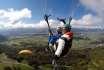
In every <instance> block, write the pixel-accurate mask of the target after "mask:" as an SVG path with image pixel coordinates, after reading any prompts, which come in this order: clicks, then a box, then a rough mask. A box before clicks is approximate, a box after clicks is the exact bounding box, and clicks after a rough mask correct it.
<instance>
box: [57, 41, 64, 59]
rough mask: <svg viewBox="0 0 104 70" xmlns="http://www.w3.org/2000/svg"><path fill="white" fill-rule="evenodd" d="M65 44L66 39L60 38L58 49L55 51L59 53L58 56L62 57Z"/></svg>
mask: <svg viewBox="0 0 104 70" xmlns="http://www.w3.org/2000/svg"><path fill="white" fill-rule="evenodd" d="M64 45H65V41H64V40H62V39H59V42H58V47H57V50H56V52H55V55H57V56H58V57H60V55H61V53H62V50H63V48H64Z"/></svg>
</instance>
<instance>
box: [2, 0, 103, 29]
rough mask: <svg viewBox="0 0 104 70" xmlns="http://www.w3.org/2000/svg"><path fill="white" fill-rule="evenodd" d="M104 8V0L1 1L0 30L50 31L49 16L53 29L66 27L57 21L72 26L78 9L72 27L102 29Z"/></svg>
mask: <svg viewBox="0 0 104 70" xmlns="http://www.w3.org/2000/svg"><path fill="white" fill-rule="evenodd" d="M77 4H78V5H77ZM76 5H77V6H76ZM103 6H104V0H0V28H18V27H33V28H39V27H47V23H46V22H45V20H44V18H43V16H44V15H45V14H48V15H49V14H51V16H50V17H49V23H50V26H51V27H58V26H62V24H63V23H62V22H60V21H58V20H57V18H66V22H68V19H69V17H70V15H71V13H72V10H74V9H75V8H77V7H78V8H77V10H76V11H75V13H74V15H73V17H72V18H73V20H72V22H71V25H72V27H79V28H82V27H85V28H89V27H90V28H95V27H96V28H102V27H104V8H103Z"/></svg>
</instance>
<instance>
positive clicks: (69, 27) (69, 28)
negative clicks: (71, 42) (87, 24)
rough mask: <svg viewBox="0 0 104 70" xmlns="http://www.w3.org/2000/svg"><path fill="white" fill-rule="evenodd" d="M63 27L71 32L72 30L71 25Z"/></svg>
mask: <svg viewBox="0 0 104 70" xmlns="http://www.w3.org/2000/svg"><path fill="white" fill-rule="evenodd" d="M62 27H63V28H66V29H67V30H69V31H70V30H71V25H70V24H64V25H63V26H62Z"/></svg>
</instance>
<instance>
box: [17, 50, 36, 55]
mask: <svg viewBox="0 0 104 70" xmlns="http://www.w3.org/2000/svg"><path fill="white" fill-rule="evenodd" d="M22 53H26V54H31V55H34V52H33V51H30V50H22V51H20V52H19V54H18V55H20V54H22Z"/></svg>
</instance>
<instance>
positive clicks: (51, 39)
mask: <svg viewBox="0 0 104 70" xmlns="http://www.w3.org/2000/svg"><path fill="white" fill-rule="evenodd" d="M61 35H62V34H56V35H55V36H54V37H52V36H48V41H49V43H51V44H53V43H54V41H55V40H57V39H59V38H60V37H61Z"/></svg>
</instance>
